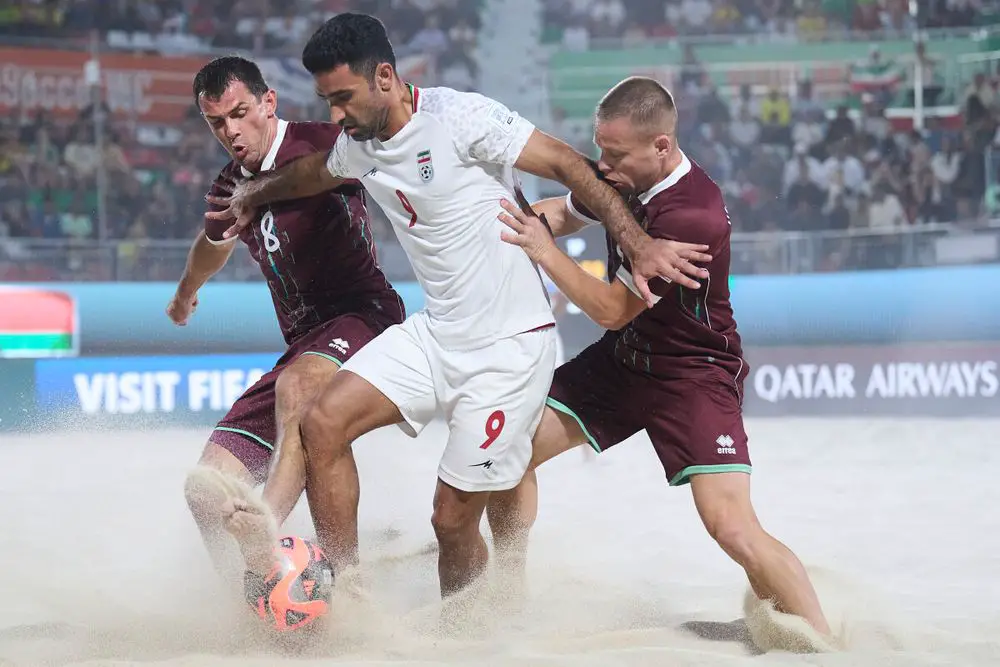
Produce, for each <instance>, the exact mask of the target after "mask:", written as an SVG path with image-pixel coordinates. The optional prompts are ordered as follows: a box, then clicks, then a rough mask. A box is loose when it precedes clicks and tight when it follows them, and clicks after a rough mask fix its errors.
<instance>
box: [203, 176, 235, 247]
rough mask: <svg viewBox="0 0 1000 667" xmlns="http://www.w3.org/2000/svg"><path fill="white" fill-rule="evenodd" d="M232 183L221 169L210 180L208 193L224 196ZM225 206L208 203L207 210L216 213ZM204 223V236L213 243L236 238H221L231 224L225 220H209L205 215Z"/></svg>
mask: <svg viewBox="0 0 1000 667" xmlns="http://www.w3.org/2000/svg"><path fill="white" fill-rule="evenodd" d="M233 185H234V183H233V180H232V179H231V178H230V177H229V176H228V175H227V173H226V171H225V170H223V171H222V172H220V173H219V175H218V176H216V177H215V180H214V181H212V186H211V187H210V188H209V189H208V194H210V195H212V196H215V197H225V196H227V195H228V194H229V191H230V190H231V189H232V187H233ZM224 208H225V207H224V206H220V205H219V204H212V203H209V204H208V210H209V211H210V212H212V213H217V212H219V211H221V210H223V209H224ZM204 223H205V237H206V238H207V239H208V241H209V242H210V243H212V244H213V245H227V244H229V243H232V242H234V241H235V240H236V237H235V236H234V237H232V238H229V239H224V238H222V234H223V232H225V231H226V230H227V229H229V227H230V226H231V223H230V222H229V221H226V220H211V219H209V218H207V217H205V218H204Z"/></svg>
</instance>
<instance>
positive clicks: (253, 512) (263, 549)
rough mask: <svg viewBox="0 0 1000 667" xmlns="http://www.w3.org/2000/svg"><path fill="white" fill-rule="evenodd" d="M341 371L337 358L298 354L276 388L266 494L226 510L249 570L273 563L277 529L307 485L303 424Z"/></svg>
mask: <svg viewBox="0 0 1000 667" xmlns="http://www.w3.org/2000/svg"><path fill="white" fill-rule="evenodd" d="M339 368H340V366H339V362H338V361H336V360H334V359H330V358H328V357H325V356H319V355H314V354H299V356H297V357H296V358H295V359H294V360H293V361H292V362H291V363H290V364H288V365H287V366H285V367H284V368H283V369H282V370H281V372H280V374H279V375H278V379H277V380H276V381H275V383H274V387H275V388H274V394H275V409H274V420H275V423H276V425H277V429H276V432H277V436H276V439H275V451H274V454H273V455H272V457H271V463H270V470H269V472H268V474H267V479H266V482H265V484H264V491H263V493H262V496H261V498H260V499H258V498H255V497H252V496H249V495H244V496H236V497H233V498H231V499H230V501H229V502H228V503H227V505H226V508H227V514H228V517H227V518H226V520H225V524H226V529H227V530H228V531H229V533H230V534H231V535H232V536H233V537H234V538H236V541H237V542H238V543H239V546H240V550H241V552H242V554H243V558H244V561H245V565H246V567H247V569H250V570H253V571H260V570H267V569H269V568H270V566H271V564H272V562H273V552H274V547H275V544H276V543H277V540H278V533H277V531H278V527H279V526H280V525H281V524H283V523H284V522H285V520H286V519H287V518H288V515H289V514H291V512H292V509H293V508H294V507H295V504H296V503H297V502H298V500H299V498H300V497H301V496H302V491H303V489H304V488H305V483H306V479H305V478H306V471H305V454H304V452H303V450H302V444H301V441H300V438H299V421H300V419H301V417H302V413H303V411H304V410H305V409H306V408H307V407H308V406H309V405H310V404H311V402H312V401H313V400H314V399H315V397H316V396H317V395H318V394H319V392H320V391H321V390H322V388H323V387H324V386H326V384H327V383H328V382H329V381H330V380H331V379H332V378H333V375H334V374H335V373H336V372H337V370H338V369H339Z"/></svg>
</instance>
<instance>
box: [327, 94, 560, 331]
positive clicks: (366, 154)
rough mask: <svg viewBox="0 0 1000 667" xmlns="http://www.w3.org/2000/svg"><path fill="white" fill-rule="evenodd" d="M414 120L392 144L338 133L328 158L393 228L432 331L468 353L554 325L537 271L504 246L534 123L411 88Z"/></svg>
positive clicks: (474, 98) (483, 101) (471, 99)
mask: <svg viewBox="0 0 1000 667" xmlns="http://www.w3.org/2000/svg"><path fill="white" fill-rule="evenodd" d="M412 90H413V107H414V108H413V117H412V118H411V119H410V121H409V122H408V123H407V124H406V125H405V126H403V128H402V129H401V130H400V131H399V132H398V133H396V135H395V136H394V137H392V138H391V139H388V140H386V141H380V140H379V139H372V140H370V141H364V142H359V141H355V140H353V139H351V138H350V137H348V136H347V134H346V133H344V134H341V135H340V137H339V138H338V139H337V143H336V144H335V145H334V148H333V150H331V151H330V154H329V157H328V158H327V168H328V169H329V171H330V173H331V174H333V175H334V176H337V177H341V178H354V179H357V180H359V181H360V182H361V184H362V185H363V186H364V187H365V189H366V190H367V191H368V192H369V194H371V196H372V197H373V198H374V199H375V201H376V202H378V204H379V206H381V207H382V210H383V211H385V214H386V216H387V217H388V218H389V220H390V221H391V222H392V226H393V229H394V230H395V232H396V236H397V238H398V239H399V242H400V244H401V245H402V247H403V250H405V251H406V254H407V256H408V257H409V258H410V263H411V264H412V265H413V271H414V273H415V274H416V277H417V280H418V281H419V283H420V285H421V287H422V288H423V290H424V293H425V294H426V297H427V298H426V304H427V305H426V310H427V316H428V324H429V329H430V333H431V335H433V336H434V338H435V339H436V340H437V341H438V343H439V344H440V345H442V347H444V348H445V349H455V350H463V349H464V350H468V349H473V348H477V347H482V346H484V345H488V344H490V343H492V342H494V341H496V340H498V339H501V338H506V337H509V336H513V335H515V334H518V333H521V332H524V331H528V330H531V329H535V328H538V327H541V326H545V325H549V324H552V323H553V322H554V319H553V316H552V310H551V306H550V305H549V300H548V295H547V293H546V291H545V286H544V285H543V284H542V280H541V277H540V276H539V274H538V269H537V267H536V266H535V264H534V263H533V262H532V261H531V260H530V259H529V258H528V256H527V255H526V254H525V253H524V252H523V251H522V250H521V249H520V248H519V247H517V246H514V245H511V244H508V243H505V242H504V241H503V240H501V239H500V233H501V232H502V231H503V230H505V229H507V227H506V226H505V225H504V224H503V223H502V222H500V220H498V219H497V216H498V215H499V214H500V213H502V212H503V209H502V208H501V207H500V200H501V199H504V198H506V199H508V200H510V201H514V194H513V183H512V179H513V167H514V163H515V162H516V160H517V158H518V156H519V155H520V153H521V150H522V149H523V148H524V146H525V144H526V143H527V142H528V138H529V137H530V136H531V133H532V132H533V131H534V129H535V128H534V126H533V125H532V124H531V123H530V122H529V121H527V120H525V119H523V118H521V117H520V116H519V115H518V114H517V113H515V112H513V111H510V110H509V109H507V108H506V107H505V106H503V105H502V104H500V103H499V102H496V101H495V100H492V99H490V98H488V97H484V96H483V95H479V94H478V93H462V92H459V91H456V90H452V89H450V88H424V89H420V88H416V87H413V89H412Z"/></svg>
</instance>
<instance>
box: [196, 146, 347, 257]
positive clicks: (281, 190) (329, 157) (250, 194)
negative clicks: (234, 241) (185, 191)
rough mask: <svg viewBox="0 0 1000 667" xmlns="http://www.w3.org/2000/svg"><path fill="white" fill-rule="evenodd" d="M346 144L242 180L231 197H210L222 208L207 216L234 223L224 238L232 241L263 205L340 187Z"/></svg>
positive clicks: (233, 188) (210, 201)
mask: <svg viewBox="0 0 1000 667" xmlns="http://www.w3.org/2000/svg"><path fill="white" fill-rule="evenodd" d="M343 144H344V141H338V142H337V144H336V145H335V146H334V147H333V150H331V151H329V152H320V153H312V154H310V155H306V156H304V157H301V158H299V159H297V160H295V161H294V162H291V163H289V164H287V165H285V166H284V167H282V168H281V169H277V170H275V171H273V172H271V173H268V174H265V175H261V176H257V177H255V178H252V179H246V180H241V181H239V182H238V183H235V184H234V185H233V186H232V188H231V189H230V191H229V192H228V194H227V193H223V194H222V195H220V196H212V195H210V196H208V197H206V198H205V199H206V201H208V203H210V204H214V205H216V206H218V207H219V210H218V211H215V212H212V213H208V214H207V217H208V218H209V219H210V220H216V221H234V222H233V223H232V226H231V227H230V228H229V229H227V230H226V231H225V233H224V234H223V238H226V239H229V238H233V237H235V236H236V235H237V234H239V232H240V230H241V229H243V228H244V227H246V226H247V225H248V224H250V221H251V220H253V218H254V212H255V211H256V209H258V208H260V207H261V206H265V205H267V204H270V203H272V202H276V201H287V200H290V199H300V198H303V197H312V196H314V195H318V194H320V193H321V192H326V191H328V190H333V189H334V188H337V187H339V186H340V185H342V184H343V183H344V180H345V177H344V176H341V175H340V174H341V171H340V169H341V166H342V162H343V155H342V154H343V150H344V147H343Z"/></svg>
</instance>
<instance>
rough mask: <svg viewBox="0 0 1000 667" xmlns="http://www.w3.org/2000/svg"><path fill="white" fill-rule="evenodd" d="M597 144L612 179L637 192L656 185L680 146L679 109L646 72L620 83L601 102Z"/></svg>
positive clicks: (595, 140) (607, 173)
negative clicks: (678, 143) (678, 136)
mask: <svg viewBox="0 0 1000 667" xmlns="http://www.w3.org/2000/svg"><path fill="white" fill-rule="evenodd" d="M594 143H596V144H597V147H598V148H600V149H601V157H600V161H599V163H598V164H599V165H600V167H601V171H603V172H604V173H605V175H606V176H607V177H608V179H609V180H611V181H614V182H618V183H622V184H624V185H626V186H628V187H629V188H630V189H633V190H635V191H637V192H645V191H646V190H648V189H649V188H651V187H653V186H654V185H655V184H656V183H657V182H659V181H660V180H662V179H663V177H664V175H665V171H666V169H667V168H668V165H669V164H670V162H671V159H672V158H673V156H674V155H675V154H676V150H677V108H676V107H675V106H674V98H673V96H672V95H671V94H670V91H669V90H667V89H666V88H664V87H663V86H662V85H661V84H660V83H659V82H657V81H656V80H654V79H650V78H648V77H644V76H633V77H629V78H627V79H625V80H624V81H622V82H621V83H619V84H618V85H616V86H615V87H614V88H612V89H611V90H610V91H608V93H607V94H606V95H605V96H604V98H603V99H602V100H601V101H600V103H599V104H598V105H597V113H596V114H595V120H594Z"/></svg>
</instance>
